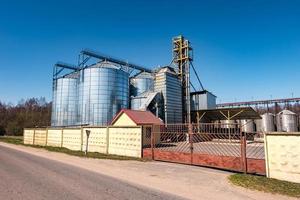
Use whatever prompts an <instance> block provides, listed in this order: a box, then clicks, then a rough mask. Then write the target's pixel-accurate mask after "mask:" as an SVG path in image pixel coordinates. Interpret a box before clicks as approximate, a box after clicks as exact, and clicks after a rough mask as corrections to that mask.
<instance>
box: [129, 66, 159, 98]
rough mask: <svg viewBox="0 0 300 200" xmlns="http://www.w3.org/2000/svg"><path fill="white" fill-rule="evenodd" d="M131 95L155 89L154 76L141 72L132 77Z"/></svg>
mask: <svg viewBox="0 0 300 200" xmlns="http://www.w3.org/2000/svg"><path fill="white" fill-rule="evenodd" d="M130 84H131V88H130V89H131V91H130V92H131V96H138V95H140V94H142V93H144V92H149V91H153V89H154V88H153V87H154V77H153V76H152V74H150V73H147V72H140V73H138V74H137V75H135V76H134V77H132V78H130Z"/></svg>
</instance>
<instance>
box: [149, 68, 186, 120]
mask: <svg viewBox="0 0 300 200" xmlns="http://www.w3.org/2000/svg"><path fill="white" fill-rule="evenodd" d="M154 91H155V92H158V93H160V94H161V99H162V102H163V103H162V107H163V109H162V111H161V112H160V113H159V117H160V118H161V119H163V120H164V122H165V123H166V124H168V123H169V124H174V123H182V87H181V82H180V80H179V78H178V76H177V74H176V72H175V71H174V69H173V68H171V67H162V68H160V69H158V70H157V72H156V74H155V81H154Z"/></svg>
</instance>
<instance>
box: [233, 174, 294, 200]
mask: <svg viewBox="0 0 300 200" xmlns="http://www.w3.org/2000/svg"><path fill="white" fill-rule="evenodd" d="M228 179H229V181H230V182H231V183H233V184H234V185H237V186H241V187H244V188H248V189H251V190H258V191H263V192H268V193H273V194H281V195H286V196H291V197H298V198H300V184H299V183H292V182H288V181H281V180H277V179H272V178H266V177H264V176H255V175H247V174H234V175H231V176H229V178H228Z"/></svg>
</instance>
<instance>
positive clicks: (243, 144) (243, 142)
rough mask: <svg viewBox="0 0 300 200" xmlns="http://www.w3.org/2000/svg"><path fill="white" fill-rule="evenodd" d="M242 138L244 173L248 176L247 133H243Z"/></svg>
mask: <svg viewBox="0 0 300 200" xmlns="http://www.w3.org/2000/svg"><path fill="white" fill-rule="evenodd" d="M241 134H242V137H241V161H242V163H243V164H242V165H243V171H244V173H245V174H246V173H247V171H248V169H247V138H246V133H244V132H242V133H241Z"/></svg>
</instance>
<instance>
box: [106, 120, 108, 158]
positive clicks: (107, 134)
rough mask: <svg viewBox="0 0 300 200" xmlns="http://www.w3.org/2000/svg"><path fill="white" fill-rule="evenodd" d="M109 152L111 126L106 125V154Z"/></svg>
mask: <svg viewBox="0 0 300 200" xmlns="http://www.w3.org/2000/svg"><path fill="white" fill-rule="evenodd" d="M108 153H109V127H108V126H107V127H106V154H108Z"/></svg>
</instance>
